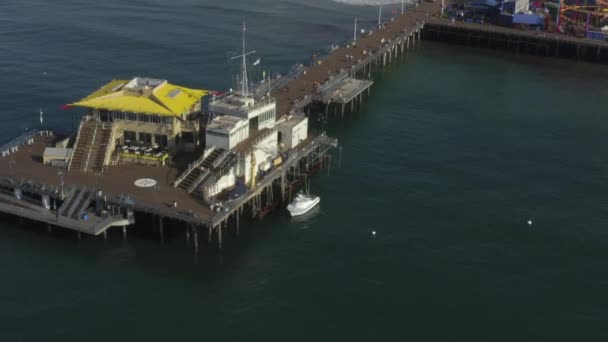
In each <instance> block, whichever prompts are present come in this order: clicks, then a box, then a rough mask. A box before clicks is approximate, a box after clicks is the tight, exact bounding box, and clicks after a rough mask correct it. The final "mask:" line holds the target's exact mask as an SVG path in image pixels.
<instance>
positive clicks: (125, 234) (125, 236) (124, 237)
mask: <svg viewBox="0 0 608 342" xmlns="http://www.w3.org/2000/svg"><path fill="white" fill-rule="evenodd" d="M122 237H123V239H125V240H126V239H127V226H122Z"/></svg>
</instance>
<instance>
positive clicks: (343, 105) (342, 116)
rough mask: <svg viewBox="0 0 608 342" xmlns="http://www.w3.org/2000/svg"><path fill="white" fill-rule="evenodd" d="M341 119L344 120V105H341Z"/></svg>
mask: <svg viewBox="0 0 608 342" xmlns="http://www.w3.org/2000/svg"><path fill="white" fill-rule="evenodd" d="M342 118H344V103H343V104H342Z"/></svg>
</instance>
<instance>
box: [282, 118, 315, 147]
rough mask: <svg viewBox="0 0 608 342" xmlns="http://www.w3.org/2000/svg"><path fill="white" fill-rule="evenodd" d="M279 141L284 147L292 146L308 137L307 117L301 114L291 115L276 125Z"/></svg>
mask: <svg viewBox="0 0 608 342" xmlns="http://www.w3.org/2000/svg"><path fill="white" fill-rule="evenodd" d="M277 129H278V131H279V143H280V144H283V145H284V146H285V147H286V148H294V147H296V146H298V144H299V143H300V142H301V141H303V140H306V138H308V118H307V117H305V116H302V115H292V116H289V117H287V119H285V121H281V122H280V123H279V124H278V125H277Z"/></svg>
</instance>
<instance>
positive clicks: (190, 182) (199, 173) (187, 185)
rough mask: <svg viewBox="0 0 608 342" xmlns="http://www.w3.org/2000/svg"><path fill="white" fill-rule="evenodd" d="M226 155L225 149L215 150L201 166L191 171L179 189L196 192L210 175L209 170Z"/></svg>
mask: <svg viewBox="0 0 608 342" xmlns="http://www.w3.org/2000/svg"><path fill="white" fill-rule="evenodd" d="M224 153H225V151H224V150H223V149H215V150H213V152H211V153H210V154H209V155H208V156H207V158H205V159H204V160H203V161H202V162H201V164H200V165H199V166H197V167H195V168H193V169H192V171H190V173H189V174H188V175H187V176H186V178H184V180H182V181H181V182H180V183H179V187H180V188H182V189H184V190H186V191H188V192H189V193H190V192H192V191H194V189H195V188H196V186H197V185H198V184H200V183H201V182H202V181H203V180H204V178H205V177H206V175H207V174H209V169H211V168H212V167H213V163H214V162H215V161H216V160H217V159H218V157H220V156H221V155H222V154H224Z"/></svg>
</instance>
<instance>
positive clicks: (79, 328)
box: [0, 0, 608, 341]
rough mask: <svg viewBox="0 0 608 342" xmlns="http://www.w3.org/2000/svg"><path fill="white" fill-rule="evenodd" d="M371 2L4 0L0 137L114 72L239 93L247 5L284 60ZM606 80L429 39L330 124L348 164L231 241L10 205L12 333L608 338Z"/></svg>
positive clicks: (274, 65) (4, 310) (271, 56)
mask: <svg viewBox="0 0 608 342" xmlns="http://www.w3.org/2000/svg"><path fill="white" fill-rule="evenodd" d="M355 14H356V15H358V16H359V17H360V18H368V21H369V23H371V22H373V20H374V15H375V14H376V12H375V9H374V8H371V7H350V6H347V5H343V4H336V3H331V2H328V1H324V0H314V1H312V2H307V3H306V4H305V3H304V1H299V0H292V1H281V2H276V1H270V0H255V1H248V2H237V1H227V2H226V3H217V2H211V1H206V0H203V1H188V0H176V1H173V2H171V3H165V2H161V1H153V0H140V1H136V2H129V3H126V2H120V1H117V0H112V1H106V2H103V3H101V4H89V3H87V2H86V1H84V0H69V1H67V0H66V1H62V3H61V4H52V5H50V4H49V3H47V2H45V1H42V0H27V1H13V0H8V1H6V0H5V1H4V2H2V3H1V4H0V75H2V81H3V82H0V94H2V95H1V98H0V99H1V100H0V122H1V123H2V124H1V125H0V133H1V134H2V135H3V136H6V137H9V136H12V135H14V134H16V132H18V131H19V130H21V129H23V128H25V127H33V126H34V125H35V123H36V122H37V120H38V108H39V107H43V108H44V109H45V112H46V113H47V114H46V117H47V118H46V121H47V125H49V126H50V127H53V128H56V129H60V128H62V127H63V128H64V129H65V127H68V128H69V125H70V123H71V115H72V114H71V112H69V111H67V112H66V111H60V110H58V109H55V108H57V107H58V106H59V105H60V104H63V103H66V102H69V101H71V100H73V99H78V98H80V97H81V96H83V95H85V94H86V93H87V92H90V91H91V90H93V89H95V88H96V87H98V86H99V85H101V84H103V83H104V82H106V81H107V80H108V79H110V78H112V77H115V78H118V77H129V76H132V75H149V76H159V77H166V78H169V79H170V80H172V81H173V82H175V83H182V84H185V85H190V86H201V87H207V88H216V89H224V88H226V87H228V86H230V78H229V73H230V70H231V67H230V66H229V64H228V63H227V56H228V55H229V51H231V50H232V51H235V50H237V48H238V41H234V40H232V39H234V37H235V35H236V36H238V31H239V27H238V26H239V23H240V21H241V20H243V19H246V20H247V21H248V26H249V27H250V31H251V38H250V44H251V45H252V46H253V47H254V48H255V49H256V50H258V51H260V52H261V53H260V55H261V56H262V59H263V61H264V62H265V63H266V64H265V65H266V66H268V67H269V68H271V69H274V70H279V71H283V70H286V69H288V68H289V66H290V65H291V64H292V63H294V62H296V61H298V60H305V59H306V56H308V55H309V54H310V52H311V51H313V48H314V47H318V48H322V47H324V46H327V45H329V44H331V43H332V42H337V40H338V39H339V38H346V37H348V35H349V33H350V27H349V25H350V22H351V19H350V18H352V17H353V16H354V15H355ZM44 72H46V75H43V73H44ZM606 89H608V81H607V79H606V71H605V69H602V68H601V67H595V66H588V65H582V64H581V65H572V64H570V63H564V62H556V61H547V60H542V59H531V58H524V57H519V58H516V57H515V56H512V55H504V54H499V53H488V52H486V51H483V50H473V49H464V48H457V47H450V46H445V45H435V44H431V43H424V44H423V46H422V48H421V49H420V50H418V51H417V52H416V53H414V54H411V55H409V57H408V60H407V61H406V62H404V63H403V64H401V65H399V66H395V67H393V68H392V69H391V70H390V71H388V72H386V73H384V74H382V75H380V77H379V78H378V79H377V83H376V86H375V88H374V89H373V91H372V96H371V98H369V100H368V102H367V103H366V104H365V106H364V108H361V110H359V111H358V112H357V113H355V114H353V115H352V116H351V117H349V118H347V119H345V120H344V121H334V122H332V123H330V125H329V127H328V128H329V133H330V134H332V135H334V136H337V137H338V138H339V139H340V140H341V142H342V145H343V146H344V151H343V155H342V163H341V164H342V165H341V166H342V167H341V168H338V163H337V159H338V158H337V155H336V156H335V157H334V164H333V166H332V168H331V170H330V175H329V176H327V173H324V174H323V175H319V176H317V177H316V178H315V179H314V180H313V184H312V191H313V192H315V193H317V194H319V195H320V196H321V197H322V202H321V207H320V208H319V210H316V211H315V212H314V213H312V215H309V216H307V217H304V218H303V219H299V220H297V219H290V218H289V217H287V216H285V215H275V216H272V217H270V218H268V219H267V220H265V221H263V222H261V223H255V224H252V225H249V226H247V228H245V229H244V230H245V232H244V234H243V236H242V237H241V238H239V239H230V240H229V241H228V242H227V244H226V249H225V250H224V251H223V252H221V253H216V252H214V251H208V250H206V251H204V252H203V253H202V254H201V255H200V256H199V257H198V258H196V257H194V256H193V255H192V252H191V248H190V247H188V246H187V245H186V242H185V238H184V237H183V236H175V237H173V238H172V239H170V240H169V241H168V243H167V244H166V245H165V246H164V247H161V246H160V245H159V243H158V241H154V240H147V239H138V238H136V237H131V238H130V239H129V240H128V241H124V240H122V239H121V237H120V234H119V233H117V234H115V235H112V236H111V239H110V240H109V241H106V242H104V241H102V240H97V239H85V240H84V241H81V242H77V241H75V240H74V239H73V238H72V237H71V236H67V237H66V236H64V235H62V234H60V233H54V234H52V235H48V234H46V232H45V231H44V229H39V228H35V227H28V228H24V227H22V226H19V225H17V224H16V223H15V220H12V219H8V218H6V217H3V218H2V220H3V223H2V224H1V225H0V228H1V229H0V266H1V269H2V278H1V281H0V308H1V310H0V340H2V341H40V340H61V341H82V340H87V341H108V340H138V341H147V340H154V341H156V340H197V341H201V340H210V341H224V340H225V341H228V340H230V341H234V340H245V339H249V340H254V341H262V340H266V341H274V340H292V341H293V340H296V341H310V340H321V341H326V340H327V341H337V340H339V341H342V340H344V341H401V340H406V339H407V338H408V337H409V338H412V339H413V340H435V341H446V340H458V341H460V340H484V341H513V340H549V339H551V340H570V341H572V340H605V338H606V337H608V328H606V321H607V320H608V311H607V310H608V309H606V308H607V307H608V295H607V290H608V275H607V273H606V272H607V271H606V270H607V269H608V251H607V250H608V233H607V230H606V229H607V228H606V227H607V223H608V213H607V211H606V209H605V207H604V206H605V203H606V201H605V197H606V193H607V190H608V177H607V176H606V175H607V174H608V157H606V154H605V151H606V150H607V148H608V142H607V141H606V138H605V137H606V134H605V132H606V129H608V127H607V126H608V119H607V118H606V117H605V110H604V108H605V107H604V105H605V98H606V95H607V93H608V91H607V90H606ZM528 220H533V222H534V224H533V225H532V227H528V225H527V224H526V221H528ZM371 230H376V231H377V233H378V234H377V235H376V236H375V237H372V236H371V235H370V231H371Z"/></svg>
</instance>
